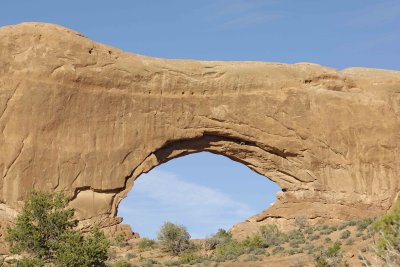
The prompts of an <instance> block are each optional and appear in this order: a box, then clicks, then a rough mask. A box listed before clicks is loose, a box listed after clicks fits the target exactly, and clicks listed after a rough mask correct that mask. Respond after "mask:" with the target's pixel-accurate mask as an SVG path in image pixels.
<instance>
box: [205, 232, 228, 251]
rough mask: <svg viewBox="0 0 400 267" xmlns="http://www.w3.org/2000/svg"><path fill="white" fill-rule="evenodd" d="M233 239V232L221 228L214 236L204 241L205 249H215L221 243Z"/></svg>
mask: <svg viewBox="0 0 400 267" xmlns="http://www.w3.org/2000/svg"><path fill="white" fill-rule="evenodd" d="M231 239H232V234H231V233H230V232H228V231H225V230H224V229H219V230H218V232H217V233H216V234H214V235H213V236H212V237H210V238H207V239H206V240H205V241H204V248H205V250H213V249H215V248H216V247H217V245H219V244H223V243H227V242H229V241H230V240H231Z"/></svg>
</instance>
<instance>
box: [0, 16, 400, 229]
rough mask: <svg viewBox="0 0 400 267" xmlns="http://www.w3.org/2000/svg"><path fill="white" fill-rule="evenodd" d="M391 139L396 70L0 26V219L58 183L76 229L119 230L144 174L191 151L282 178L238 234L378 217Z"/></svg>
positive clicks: (394, 152) (396, 110) (396, 136)
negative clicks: (149, 53) (163, 51)
mask: <svg viewBox="0 0 400 267" xmlns="http://www.w3.org/2000/svg"><path fill="white" fill-rule="evenodd" d="M399 144H400V72H399V71H388V70H377V69H365V68H350V69H346V70H343V71H337V70H335V69H332V68H328V67H322V66H319V65H316V64H309V63H299V64H293V65H288V64H280V63H265V62H216V61H215V62H208V61H193V60H166V59H158V58H151V57H145V56H140V55H135V54H131V53H125V52H123V51H121V50H118V49H115V48H112V47H109V46H106V45H102V44H99V43H96V42H94V41H92V40H90V39H88V38H86V37H84V36H82V35H81V34H79V33H77V32H74V31H72V30H69V29H66V28H63V27H59V26H56V25H51V24H41V23H24V24H20V25H16V26H7V27H2V28H0V149H1V150H0V171H1V175H2V176H1V177H0V218H1V220H2V221H3V222H5V221H12V219H13V217H14V216H15V214H16V212H17V211H18V210H19V209H20V207H21V205H22V203H23V201H24V198H25V196H26V194H27V193H28V192H29V191H30V190H32V189H40V190H50V191H51V190H56V191H64V192H65V193H66V194H67V195H68V196H69V197H70V198H71V206H73V207H75V208H76V210H77V216H78V217H79V219H80V220H81V222H82V224H81V225H82V227H85V226H87V225H89V224H91V223H93V222H96V223H100V225H101V226H102V227H104V228H110V227H111V228H110V229H112V231H116V230H118V228H121V227H122V228H124V227H123V226H120V225H119V223H120V221H121V219H120V218H118V217H116V215H117V208H118V204H119V203H120V201H121V199H123V198H124V196H126V194H127V193H128V191H129V190H131V188H132V186H133V185H134V181H135V179H136V178H137V177H138V176H139V175H140V174H141V173H143V172H148V171H149V170H151V169H152V168H154V167H155V166H157V165H159V164H162V163H163V162H166V161H168V160H171V159H173V158H176V157H179V156H183V155H187V154H190V153H196V152H200V151H210V152H212V153H217V154H221V155H224V156H227V157H229V158H231V159H233V160H235V161H238V162H240V163H243V164H245V165H247V166H248V167H249V168H251V169H253V170H254V171H256V172H258V173H260V174H263V175H265V176H266V177H268V178H269V179H271V180H272V181H274V182H276V183H277V184H278V185H279V186H280V187H281V188H282V192H281V193H279V195H278V201H277V202H276V203H275V204H274V205H273V206H271V207H270V208H268V209H267V210H266V211H264V212H262V213H261V214H259V215H256V216H254V217H253V218H251V219H249V220H248V221H247V222H245V223H243V224H240V225H237V226H235V227H234V229H236V230H237V231H240V229H245V228H246V229H247V228H249V227H250V226H249V225H257V223H262V222H263V221H264V222H265V221H266V220H267V221H268V220H271V218H272V219H274V220H277V221H279V220H280V221H282V222H283V221H287V222H290V220H293V219H294V218H295V217H296V216H300V215H303V216H305V217H308V218H310V219H314V220H323V221H326V220H328V221H329V220H345V219H350V218H354V217H367V216H374V215H379V214H382V213H383V212H385V211H386V210H388V209H389V208H390V206H391V204H392V200H393V199H394V197H395V195H396V193H397V192H398V191H399V189H400V164H399V162H400V156H399V146H400V145H399ZM244 179H245V178H244ZM192 193H195V192H192ZM125 230H126V229H125Z"/></svg>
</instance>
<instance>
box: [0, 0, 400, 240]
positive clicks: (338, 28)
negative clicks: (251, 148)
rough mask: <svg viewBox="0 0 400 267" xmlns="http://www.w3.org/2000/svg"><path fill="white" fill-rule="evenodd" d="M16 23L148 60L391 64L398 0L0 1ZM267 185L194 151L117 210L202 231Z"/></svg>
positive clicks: (145, 225)
mask: <svg viewBox="0 0 400 267" xmlns="http://www.w3.org/2000/svg"><path fill="white" fill-rule="evenodd" d="M24 21H41V22H51V23H56V24H60V25H63V26H66V27H69V28H72V29H74V30H76V31H79V32H81V33H83V34H84V35H86V36H87V37H89V38H91V39H94V40H96V41H98V42H102V43H105V44H108V45H112V46H115V47H118V48H121V49H123V50H126V51H130V52H134V53H139V54H143V55H148V56H154V57H164V58H191V59H204V60H255V61H277V62H287V63H294V62H304V61H307V62H314V63H319V64H322V65H327V66H331V67H334V68H337V69H343V68H346V67H350V66H364V67H372V68H387V69H396V70H400V63H399V62H400V45H399V44H400V1H399V0H390V1H389V0H388V1H384V0H381V1H376V0H336V1H333V0H331V1H328V0H327V1H321V0H302V1H299V0H201V1H194V0H192V1H190V0H157V1H156V0H153V1H152V0H146V1H139V0H131V1H102V0H97V1H83V0H80V1H76V0H69V1H54V0H53V1H48V0H36V1H32V0H4V1H2V2H1V5H0V25H1V26H2V25H9V24H16V23H20V22H24ZM168 185H171V186H172V187H170V188H168V190H165V188H167V186H168ZM150 187H151V188H152V190H149V188H150ZM189 189H191V190H193V189H196V190H197V192H198V193H197V194H196V195H193V194H192V193H191V194H187V193H186V191H185V190H189ZM277 190H279V189H278V187H277V186H276V185H273V184H272V183H268V182H266V179H265V178H263V177H260V176H258V175H256V174H255V173H254V172H251V171H250V170H248V169H247V168H246V167H244V166H241V165H239V164H238V163H234V162H232V161H230V160H229V159H226V158H222V157H218V156H215V155H209V154H207V153H202V154H198V155H191V156H187V157H184V158H181V159H176V160H173V161H171V162H169V163H167V164H164V165H161V166H159V167H158V168H156V169H154V170H153V171H152V172H150V173H149V174H147V175H146V176H143V177H140V179H139V180H138V182H137V184H136V185H135V187H134V189H133V190H132V191H131V192H130V194H129V197H128V198H127V199H125V200H124V202H123V204H122V206H121V210H120V211H121V212H120V214H121V215H123V216H124V217H125V222H127V223H130V224H131V225H132V226H133V228H134V229H135V230H137V231H139V232H141V233H142V234H143V235H145V236H149V237H154V236H155V232H156V230H155V229H156V228H157V227H158V226H159V225H160V224H161V223H162V222H163V221H164V220H172V221H175V222H178V223H182V224H185V225H186V226H187V227H188V228H189V230H190V231H191V232H192V235H193V236H204V235H207V234H209V233H211V232H213V231H215V229H216V228H218V227H229V226H230V225H232V224H233V223H234V222H237V221H240V220H243V219H245V218H246V216H248V215H249V214H251V213H253V212H258V211H260V210H262V209H264V208H266V207H267V206H268V203H270V202H271V201H273V199H274V195H275V193H276V191H277Z"/></svg>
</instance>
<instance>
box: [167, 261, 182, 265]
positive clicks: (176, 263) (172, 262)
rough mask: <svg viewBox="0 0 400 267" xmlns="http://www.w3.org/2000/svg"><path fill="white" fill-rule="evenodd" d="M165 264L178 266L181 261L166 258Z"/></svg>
mask: <svg viewBox="0 0 400 267" xmlns="http://www.w3.org/2000/svg"><path fill="white" fill-rule="evenodd" d="M164 265H165V266H180V265H181V261H180V260H166V261H164Z"/></svg>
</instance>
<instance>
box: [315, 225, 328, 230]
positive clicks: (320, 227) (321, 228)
mask: <svg viewBox="0 0 400 267" xmlns="http://www.w3.org/2000/svg"><path fill="white" fill-rule="evenodd" d="M328 228H329V226H328V225H325V224H321V225H317V226H316V227H315V230H317V231H322V230H325V229H328Z"/></svg>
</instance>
